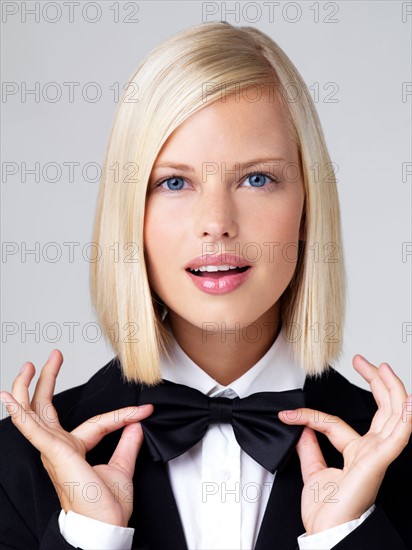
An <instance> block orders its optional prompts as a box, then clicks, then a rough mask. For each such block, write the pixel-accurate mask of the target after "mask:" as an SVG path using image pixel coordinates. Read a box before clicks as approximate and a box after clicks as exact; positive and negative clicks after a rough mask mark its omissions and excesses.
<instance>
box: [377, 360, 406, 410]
mask: <svg viewBox="0 0 412 550" xmlns="http://www.w3.org/2000/svg"><path fill="white" fill-rule="evenodd" d="M378 372H379V377H380V378H381V380H383V382H384V384H385V386H386V388H387V391H388V392H389V398H390V404H391V409H392V414H395V415H397V416H400V415H401V414H402V408H403V403H404V402H405V399H406V398H407V397H408V394H407V393H406V389H405V386H404V385H403V383H402V380H401V379H400V378H399V377H398V376H396V374H395V373H394V371H393V369H392V368H391V366H390V365H388V363H382V364H381V365H379V369H378Z"/></svg>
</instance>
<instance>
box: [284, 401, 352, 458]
mask: <svg viewBox="0 0 412 550" xmlns="http://www.w3.org/2000/svg"><path fill="white" fill-rule="evenodd" d="M279 418H280V420H282V422H284V423H285V424H300V425H303V426H308V427H309V428H312V429H313V430H316V431H317V432H321V433H323V434H324V435H326V437H327V438H328V439H329V441H330V442H331V443H332V445H333V446H334V447H335V449H337V450H338V451H339V452H341V453H342V452H343V450H344V449H345V447H346V446H347V445H348V444H349V443H351V442H352V441H353V440H354V439H358V438H359V437H360V435H359V434H358V433H357V432H356V431H355V430H354V429H353V428H351V427H350V426H349V424H346V422H344V421H343V420H342V419H341V418H339V417H337V416H333V415H331V414H326V413H323V412H321V411H316V410H314V409H307V408H302V409H296V410H293V411H281V412H280V413H279Z"/></svg>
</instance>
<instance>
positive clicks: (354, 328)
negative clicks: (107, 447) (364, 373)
mask: <svg viewBox="0 0 412 550" xmlns="http://www.w3.org/2000/svg"><path fill="white" fill-rule="evenodd" d="M37 4H38V6H39V8H38V11H37V15H36V16H33V15H30V14H29V13H27V11H28V10H30V9H31V10H33V9H35V3H34V2H3V3H2V59H1V63H2V81H3V89H4V87H5V86H7V88H6V91H10V90H11V89H12V88H13V89H14V91H16V93H14V94H9V95H5V94H3V100H2V104H1V111H2V112H1V115H2V149H1V154H2V168H3V172H2V196H1V199H2V200H1V209H2V211H1V214H2V219H1V231H2V244H3V251H2V252H3V253H2V263H1V271H2V287H1V299H2V302H1V327H2V348H1V388H2V389H4V390H10V389H11V384H12V380H13V378H14V377H15V375H16V373H17V372H18V370H19V369H20V367H21V365H22V364H23V362H24V361H26V360H30V361H32V362H33V363H34V364H35V365H36V367H37V368H38V370H40V368H41V366H42V365H43V363H44V361H45V360H46V358H47V356H48V354H49V353H50V351H51V350H52V349H53V348H59V349H60V350H61V351H62V353H63V356H64V358H65V362H64V364H63V367H62V370H61V374H60V376H59V379H58V382H57V387H56V391H61V390H63V389H66V388H68V387H71V386H74V385H78V384H81V383H83V382H84V381H86V380H87V379H88V378H89V377H90V376H91V375H92V374H93V373H94V372H96V371H97V370H98V369H99V368H100V367H102V366H103V365H105V364H106V362H107V361H109V360H110V359H111V358H112V356H113V351H112V350H111V348H110V346H109V345H108V344H106V343H105V341H104V340H103V338H100V339H99V335H98V333H97V332H96V330H95V328H93V327H95V325H93V324H91V325H89V323H95V322H96V320H95V319H94V317H93V315H92V312H91V308H90V299H89V289H88V276H89V275H88V270H89V262H88V261H87V256H86V255H83V253H82V250H83V247H84V246H85V245H87V243H89V242H90V241H91V229H92V221H93V216H94V208H95V201H96V197H97V189H98V184H97V178H96V177H95V176H96V171H95V170H93V165H92V164H89V163H97V164H98V165H101V164H102V161H103V155H104V149H105V146H106V142H107V138H108V135H109V131H110V127H111V123H112V118H113V114H114V111H115V108H116V102H115V99H114V90H115V89H116V87H117V86H118V87H119V89H120V91H121V89H122V86H123V85H124V84H125V83H126V82H127V81H128V78H129V76H130V75H131V74H132V72H133V70H134V68H135V67H136V65H137V64H138V62H139V61H140V60H141V59H142V58H143V56H144V55H145V54H146V53H147V52H149V51H150V50H151V49H152V48H153V47H154V46H156V45H157V44H159V43H160V42H161V41H163V40H164V39H166V38H167V37H168V36H170V35H172V34H174V33H175V32H176V31H178V30H180V29H184V28H186V27H188V26H190V25H193V24H197V23H200V22H202V18H203V20H222V19H226V20H227V21H228V22H230V23H232V24H235V25H251V26H257V27H258V28H259V29H261V30H263V31H264V32H266V33H268V34H269V35H270V36H271V37H272V38H273V39H274V40H275V41H277V42H278V44H279V45H280V46H281V47H282V48H283V49H284V50H285V52H286V53H287V54H288V55H289V57H290V58H291V59H292V61H293V62H294V63H295V65H296V66H297V68H298V70H299V71H300V72H301V74H302V76H303V78H304V80H305V81H306V83H307V84H308V86H309V87H310V88H311V89H312V91H313V93H314V94H315V92H317V91H319V94H318V95H317V96H316V97H315V96H314V97H315V99H316V105H317V108H318V111H319V114H320V117H321V121H322V124H323V128H324V132H325V136H326V140H327V143H328V146H329V150H330V154H331V157H332V160H333V161H334V162H336V163H337V165H338V167H339V172H338V174H337V176H338V179H339V183H338V186H339V195H340V201H341V209H342V220H343V229H344V247H345V255H346V269H347V277H348V313H347V321H346V326H345V331H344V353H343V355H342V358H341V360H340V361H339V362H338V363H336V364H335V365H334V366H335V368H337V369H338V370H339V371H340V372H341V373H343V374H344V375H345V376H347V377H348V378H349V379H350V380H351V381H353V382H355V383H357V384H358V385H360V386H362V387H365V388H368V385H367V383H366V382H365V381H364V380H363V379H362V378H361V377H360V376H359V375H358V374H357V373H356V372H355V371H354V370H353V367H352V362H351V361H352V357H353V355H354V354H355V353H361V354H363V355H364V356H365V357H366V358H368V359H369V360H370V361H371V362H373V363H375V364H379V363H381V362H383V361H387V362H389V363H390V364H391V365H392V367H393V368H394V370H395V371H396V372H397V373H398V374H399V375H400V377H401V378H402V379H403V380H404V382H405V385H406V387H407V389H408V391H411V339H412V336H409V337H407V336H404V337H403V336H402V334H403V331H406V330H407V329H408V323H409V327H410V323H411V321H412V315H411V287H410V280H411V263H412V260H411V257H410V256H404V257H403V256H402V247H403V246H406V245H403V243H408V242H410V241H411V240H412V237H411V210H410V209H411V191H410V183H411V176H409V177H402V168H403V167H404V168H405V164H403V163H408V162H410V148H411V143H410V135H411V103H412V97H411V96H407V97H402V90H403V87H404V91H405V86H407V85H405V84H403V83H407V82H410V81H411V80H412V78H411V72H410V64H411V59H410V51H411V49H410V43H411V27H410V23H411V20H412V15H410V16H409V17H408V16H406V15H405V14H404V16H403V14H402V11H403V10H406V9H410V8H408V7H407V4H408V3H406V2H396V1H395V2H393V1H390V2H389V1H374V2H364V1H358V2H350V1H345V2H326V3H325V2H299V3H296V2H279V3H278V2H275V3H271V4H272V9H273V12H272V14H271V13H270V8H269V5H268V3H263V2H237V3H236V2H226V3H217V2H150V3H149V2H111V1H110V2H99V3H94V2H83V3H82V4H81V6H76V2H74V3H73V2H65V3H63V2H59V3H57V2H37ZM65 4H66V5H65ZM68 4H70V5H71V8H70V9H71V10H72V11H70V9H69V6H68ZM409 4H410V3H409ZM225 8H226V12H227V11H228V10H230V9H232V10H233V9H234V10H236V11H237V14H238V15H236V14H233V13H225ZM207 9H209V10H213V9H214V10H216V12H217V13H215V14H214V15H210V16H208V17H207V18H206V15H205V13H206V10H207ZM316 10H318V13H317V12H316ZM14 11H16V13H13V12H14ZM25 12H26V13H25ZM59 16H61V17H60V19H59ZM127 18H129V20H130V22H126V19H127ZM36 19H37V21H36ZM57 19H59V20H57ZM116 19H118V22H116ZM403 19H404V21H403ZM52 20H55V22H54V23H53V22H51V21H52ZM332 20H334V22H331V21H332ZM92 21H95V22H92ZM36 82H38V83H39V84H38V86H39V91H40V96H39V97H38V98H37V99H36V100H35V98H34V96H33V95H25V94H24V86H26V88H27V89H33V88H34V86H35V83H36ZM50 82H55V83H57V86H55V87H54V91H53V87H52V86H50V85H49V84H48V83H50ZM64 82H77V83H79V86H76V87H75V88H74V98H73V101H70V97H69V87H68V86H67V85H64V84H63V83H64ZM91 82H95V83H97V86H98V89H99V90H100V91H101V98H100V100H98V101H95V102H93V101H92V100H93V90H94V89H95V88H93V86H90V85H89V83H91ZM10 83H11V84H10ZM13 83H14V84H13ZM25 83H26V84H25ZM116 83H117V84H116ZM56 89H57V90H60V91H61V93H62V96H61V98H60V100H59V101H56V102H53V97H54V92H55V91H56ZM82 90H83V93H82ZM87 92H89V95H88V96H87V95H86V94H87ZM87 98H89V101H87ZM36 162H37V163H39V167H40V171H39V176H40V178H39V181H37V182H36V181H35V177H34V176H33V175H30V174H27V176H26V181H24V178H23V176H22V172H23V170H24V163H26V166H27V167H28V168H33V167H34V166H35V163H36ZM68 162H73V163H79V165H80V166H76V167H75V168H74V177H73V179H72V181H70V173H69V168H68V166H67V165H66V166H64V165H63V163H68ZM6 163H9V164H6ZM10 163H15V164H14V165H13V164H10ZM48 163H57V164H58V165H59V166H60V167H61V170H62V172H61V178H60V180H59V181H55V182H53V181H50V180H52V179H53V178H54V177H55V175H56V171H55V170H53V167H52V165H49V169H48V170H47V171H46V172H45V174H46V177H43V175H42V170H44V167H45V166H46V168H47V165H48ZM13 166H14V167H15V168H16V169H17V170H18V173H17V174H15V175H7V173H6V172H7V169H10V167H13ZM85 167H86V168H87V167H88V170H87V171H86V177H84V176H83V175H82V170H84V169H85ZM47 180H49V181H47ZM36 242H38V243H39V245H38V246H39V252H40V253H39V255H38V257H37V258H36V257H35V256H34V255H26V256H25V255H24V247H25V246H26V248H27V249H33V248H34V247H35V243H36ZM53 242H54V243H57V245H58V249H60V251H61V254H62V256H61V258H60V259H59V261H56V262H54V261H53V258H54V255H55V253H56V248H55V247H53V246H52V245H50V244H48V243H53ZM70 242H71V243H79V245H78V246H75V247H74V257H73V258H70V255H69V246H68V245H64V244H63V243H70ZM10 243H14V244H10ZM11 247H12V248H13V250H14V251H16V253H15V254H5V251H10V250H11ZM86 252H87V250H86V249H84V253H86ZM23 260H25V261H23ZM71 260H73V261H71ZM70 323H73V324H72V325H71V326H72V328H73V333H72V334H70V330H69V327H70V325H69V324H70ZM33 329H34V333H33V332H32V333H29V332H27V331H28V330H32V331H33ZM410 330H412V329H411V328H410ZM13 332H15V333H14V334H13ZM3 414H4V411H3Z"/></svg>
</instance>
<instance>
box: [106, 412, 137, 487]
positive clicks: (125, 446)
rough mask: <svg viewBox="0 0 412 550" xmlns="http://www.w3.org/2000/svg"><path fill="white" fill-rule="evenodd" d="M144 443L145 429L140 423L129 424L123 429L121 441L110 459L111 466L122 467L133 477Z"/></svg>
mask: <svg viewBox="0 0 412 550" xmlns="http://www.w3.org/2000/svg"><path fill="white" fill-rule="evenodd" d="M142 443H143V430H142V427H141V425H140V424H139V423H136V424H129V425H128V426H126V427H125V428H124V429H123V433H122V436H121V438H120V441H119V443H118V444H117V447H116V449H115V451H114V453H113V455H112V458H111V459H110V461H109V466H115V467H117V468H120V469H121V470H123V471H124V472H126V474H127V475H128V476H129V477H133V475H134V469H135V465H136V459H137V455H138V454H139V451H140V447H141V446H142Z"/></svg>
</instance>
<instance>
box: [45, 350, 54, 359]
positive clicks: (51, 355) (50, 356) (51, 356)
mask: <svg viewBox="0 0 412 550" xmlns="http://www.w3.org/2000/svg"><path fill="white" fill-rule="evenodd" d="M53 355H54V349H53V350H52V351H51V352H50V355H49V358H48V359H47V361H50V359H52V358H53Z"/></svg>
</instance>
